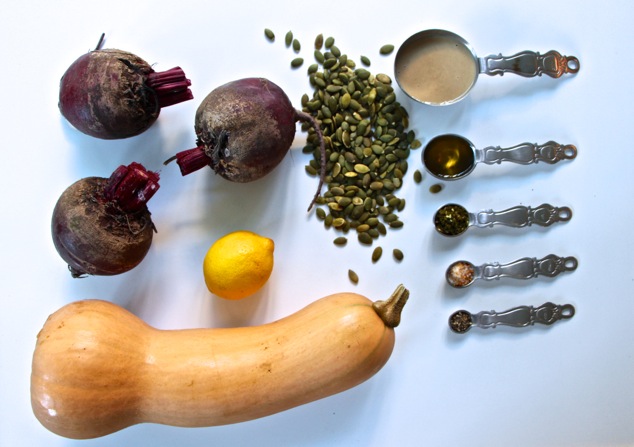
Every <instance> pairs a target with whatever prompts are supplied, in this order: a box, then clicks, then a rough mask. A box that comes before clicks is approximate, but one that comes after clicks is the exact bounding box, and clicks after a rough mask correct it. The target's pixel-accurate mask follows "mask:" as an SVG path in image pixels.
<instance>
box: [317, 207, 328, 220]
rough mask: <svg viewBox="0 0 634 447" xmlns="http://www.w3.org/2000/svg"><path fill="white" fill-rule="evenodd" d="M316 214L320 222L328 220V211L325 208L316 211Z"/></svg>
mask: <svg viewBox="0 0 634 447" xmlns="http://www.w3.org/2000/svg"><path fill="white" fill-rule="evenodd" d="M315 214H316V215H317V218H318V219H319V220H324V219H325V218H326V211H324V209H323V208H317V209H315Z"/></svg>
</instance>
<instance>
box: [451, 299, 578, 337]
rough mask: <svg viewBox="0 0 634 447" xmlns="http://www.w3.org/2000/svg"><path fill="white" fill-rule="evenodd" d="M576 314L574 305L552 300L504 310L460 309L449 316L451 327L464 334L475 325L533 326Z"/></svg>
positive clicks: (485, 327) (551, 322)
mask: <svg viewBox="0 0 634 447" xmlns="http://www.w3.org/2000/svg"><path fill="white" fill-rule="evenodd" d="M574 314H575V308H574V306H573V305H571V304H564V305H557V304H553V303H551V302H547V303H544V304H542V305H541V306H539V307H533V306H518V307H514V308H512V309H509V310H506V311H504V312H495V311H494V310H491V311H482V312H478V313H477V314H472V313H471V312H468V311H466V310H459V311H456V312H454V313H453V314H451V316H450V317H449V328H451V330H452V331H454V332H456V333H458V334H464V333H465V332H467V331H468V330H469V329H471V328H472V327H473V326H476V327H479V328H482V329H489V328H495V327H497V326H498V325H501V326H512V327H526V326H532V325H534V324H535V323H540V324H546V325H550V324H553V323H554V322H556V321H558V320H561V319H566V320H567V319H569V318H572V317H573V316H574Z"/></svg>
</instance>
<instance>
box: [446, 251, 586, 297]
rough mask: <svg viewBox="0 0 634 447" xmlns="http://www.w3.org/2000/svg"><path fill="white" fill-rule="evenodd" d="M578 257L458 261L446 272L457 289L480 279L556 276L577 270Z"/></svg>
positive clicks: (451, 284)
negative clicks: (506, 260) (483, 261)
mask: <svg viewBox="0 0 634 447" xmlns="http://www.w3.org/2000/svg"><path fill="white" fill-rule="evenodd" d="M578 265H579V263H578V262H577V258H574V257H572V256H568V257H565V258H562V257H560V256H555V255H548V256H546V257H544V258H542V259H537V258H522V259H518V260H517V261H513V262H510V263H508V264H500V263H498V262H493V263H488V264H482V265H479V266H476V265H473V264H472V263H471V262H469V261H456V262H454V263H453V264H451V265H450V266H449V267H448V268H447V271H446V273H445V278H446V279H447V283H448V284H449V285H450V286H452V287H455V288H457V289H461V288H463V287H469V286H470V285H471V284H473V283H474V282H475V281H476V280H478V279H483V280H485V281H491V280H494V279H500V278H513V279H531V278H536V277H538V276H549V277H554V276H557V275H559V274H560V273H563V272H572V271H574V270H576V268H577V266H578Z"/></svg>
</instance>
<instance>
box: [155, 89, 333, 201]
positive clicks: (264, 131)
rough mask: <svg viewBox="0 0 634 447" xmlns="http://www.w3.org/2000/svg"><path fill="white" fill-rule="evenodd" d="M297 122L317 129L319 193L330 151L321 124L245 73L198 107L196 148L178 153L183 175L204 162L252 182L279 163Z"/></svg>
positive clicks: (231, 177)
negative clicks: (324, 139)
mask: <svg viewBox="0 0 634 447" xmlns="http://www.w3.org/2000/svg"><path fill="white" fill-rule="evenodd" d="M297 121H302V122H309V123H310V124H311V125H312V126H313V127H314V128H315V130H316V131H317V135H318V137H319V139H320V143H321V144H320V149H321V154H322V172H321V176H320V182H319V186H318V189H317V193H316V194H315V198H314V199H313V202H311V205H310V207H309V209H310V208H311V207H312V205H313V204H314V202H315V200H316V198H317V197H318V196H319V194H320V191H321V187H322V185H323V179H324V177H325V166H326V158H325V157H326V150H325V145H324V142H323V137H322V133H321V130H320V128H319V124H318V123H317V122H316V121H315V119H314V118H313V117H312V116H310V115H308V114H306V113H303V112H301V111H299V110H296V109H295V108H294V107H293V105H292V103H291V101H290V100H289V99H288V96H287V95H286V94H285V93H284V91H283V90H282V89H281V88H280V87H279V86H277V85H276V84H274V83H273V82H271V81H269V80H267V79H264V78H245V79H240V80H237V81H232V82H229V83H227V84H224V85H222V86H220V87H218V88H216V89H214V90H213V91H212V92H211V93H209V95H207V97H206V98H205V99H204V100H203V101H202V103H201V104H200V106H199V107H198V109H197V111H196V118H195V124H194V129H195V131H196V137H197V140H196V144H197V147H195V148H193V149H188V150H185V151H182V152H179V153H178V154H176V155H175V156H174V157H172V158H170V159H169V160H167V161H166V162H165V163H169V162H170V161H172V160H176V163H177V164H178V165H179V167H180V170H181V173H182V175H188V174H190V173H192V172H194V171H197V170H199V169H201V168H203V167H205V166H210V167H211V168H212V169H213V170H214V171H215V172H216V173H217V174H219V175H221V176H222V177H224V178H226V179H227V180H230V181H232V182H239V183H245V182H251V181H254V180H257V179H259V178H262V177H264V176H265V175H266V174H268V173H269V172H271V171H272V170H273V169H274V168H275V167H276V166H278V165H279V164H280V162H281V161H282V159H283V158H284V157H285V156H286V153H287V152H288V150H289V149H290V148H291V145H292V143H293V139H294V138H295V124H296V122H297Z"/></svg>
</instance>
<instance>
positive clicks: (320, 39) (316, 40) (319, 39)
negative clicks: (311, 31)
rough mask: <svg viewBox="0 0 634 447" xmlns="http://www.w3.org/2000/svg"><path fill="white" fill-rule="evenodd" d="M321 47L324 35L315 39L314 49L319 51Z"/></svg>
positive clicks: (319, 35)
mask: <svg viewBox="0 0 634 447" xmlns="http://www.w3.org/2000/svg"><path fill="white" fill-rule="evenodd" d="M323 45H324V35H323V34H318V35H317V37H315V49H316V50H321V47H322V46H323Z"/></svg>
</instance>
